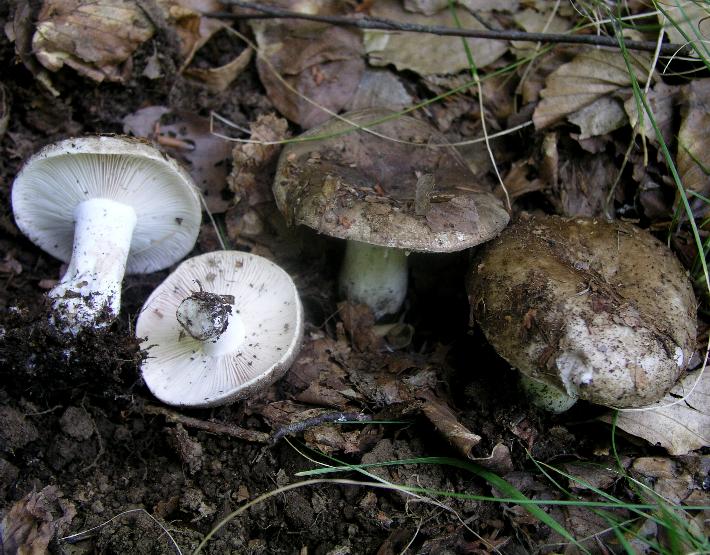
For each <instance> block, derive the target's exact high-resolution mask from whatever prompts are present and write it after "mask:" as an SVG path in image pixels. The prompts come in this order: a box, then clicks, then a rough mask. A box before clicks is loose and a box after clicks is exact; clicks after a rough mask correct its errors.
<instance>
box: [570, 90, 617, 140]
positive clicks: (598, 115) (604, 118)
mask: <svg viewBox="0 0 710 555" xmlns="http://www.w3.org/2000/svg"><path fill="white" fill-rule="evenodd" d="M567 119H568V120H569V121H571V122H572V123H574V124H575V125H578V126H579V129H580V131H581V133H580V134H579V138H580V139H588V138H590V137H596V136H598V135H606V134H607V133H611V132H612V131H614V130H616V129H619V128H620V127H623V126H624V125H625V124H626V122H627V119H626V113H625V112H624V106H623V104H622V103H621V102H619V101H618V100H617V99H616V98H611V97H609V96H602V97H601V98H598V99H597V100H595V101H594V102H592V103H591V104H590V105H589V106H585V107H584V108H581V109H579V110H577V111H576V112H574V113H573V114H570V115H569V116H567Z"/></svg>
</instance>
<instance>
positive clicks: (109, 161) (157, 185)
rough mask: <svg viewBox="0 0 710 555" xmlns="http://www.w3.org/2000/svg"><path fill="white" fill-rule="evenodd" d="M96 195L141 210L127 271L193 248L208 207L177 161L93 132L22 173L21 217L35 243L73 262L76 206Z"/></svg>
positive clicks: (157, 264) (15, 202)
mask: <svg viewBox="0 0 710 555" xmlns="http://www.w3.org/2000/svg"><path fill="white" fill-rule="evenodd" d="M93 198H106V199H111V200H114V201H117V202H120V203H123V204H126V205H129V206H131V207H132V208H133V209H134V210H135V212H136V216H137V223H136V226H135V229H134V231H133V237H132V241H131V248H130V251H129V254H128V261H127V265H126V271H127V272H128V273H147V272H153V271H157V270H161V269H163V268H166V267H168V266H170V265H171V264H174V263H175V262H177V261H178V260H180V259H181V258H183V257H184V256H185V255H186V254H187V253H189V252H190V250H192V247H193V246H194V244H195V240H196V239H197V233H198V232H199V229H200V221H201V218H202V213H201V209H200V199H199V196H198V192H197V189H196V187H195V186H194V184H193V182H192V179H191V178H190V176H189V175H188V173H187V172H186V171H185V170H184V169H182V167H181V166H179V165H178V163H177V162H176V161H175V160H173V159H172V158H169V157H168V156H166V155H164V154H163V153H161V152H160V151H158V150H156V149H155V148H153V147H152V146H150V145H149V144H147V143H145V142H142V141H139V140H137V139H133V138H129V137H118V136H117V137H112V136H91V137H79V138H74V139H67V140H64V141H60V142H58V143H54V144H51V145H49V146H47V147H45V148H43V149H42V150H41V151H39V152H38V153H37V154H35V155H34V156H32V157H31V158H30V159H29V160H28V161H27V162H26V163H25V165H24V167H23V168H22V170H21V171H20V173H19V174H18V175H17V177H16V178H15V182H14V184H13V187H12V209H13V212H14V214H15V221H16V222H17V225H18V227H19V228H20V229H21V230H22V232H23V233H24V234H25V235H27V237H29V238H30V240H32V242H33V243H35V244H36V245H38V246H39V247H41V248H42V249H43V250H45V251H47V252H48V253H49V254H51V255H52V256H54V257H56V258H58V259H60V260H62V261H64V262H69V260H70V259H71V256H72V243H73V238H74V222H75V219H74V209H75V208H76V206H77V205H78V204H80V203H81V202H83V201H85V200H89V199H93Z"/></svg>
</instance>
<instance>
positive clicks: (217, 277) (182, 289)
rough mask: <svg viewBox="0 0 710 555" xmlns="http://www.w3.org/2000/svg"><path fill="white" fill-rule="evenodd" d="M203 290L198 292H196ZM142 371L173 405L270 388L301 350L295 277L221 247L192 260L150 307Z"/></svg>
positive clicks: (139, 331)
mask: <svg viewBox="0 0 710 555" xmlns="http://www.w3.org/2000/svg"><path fill="white" fill-rule="evenodd" d="M195 289H197V291H195ZM136 335H137V336H138V337H140V338H144V340H143V345H144V346H145V348H147V349H148V355H149V356H148V358H147V359H146V360H145V361H144V362H143V366H142V373H143V379H144V380H145V383H146V384H147V385H148V388H149V389H150V390H151V392H152V393H153V394H154V395H155V396H156V397H157V398H158V399H160V400H161V401H163V402H164V403H167V404H169V405H178V406H189V407H213V406H217V405H223V404H226V403H229V402H232V401H235V400H238V399H243V398H245V397H248V396H249V395H252V394H253V393H255V392H257V391H258V390H260V389H262V388H264V387H267V386H268V385H269V384H271V383H273V382H274V381H276V380H277V379H278V378H280V377H281V376H282V375H283V374H284V373H285V372H286V371H287V370H288V368H289V367H290V366H291V363H292V362H293V361H294V359H295V358H296V356H297V355H298V352H299V350H300V348H301V340H302V338H303V308H302V306H301V301H300V299H299V296H298V291H297V290H296V286H295V284H294V283H293V280H292V279H291V277H290V276H289V275H288V274H287V273H286V272H285V271H284V270H282V269H281V268H280V267H278V266H277V265H276V264H274V263H273V262H271V261H269V260H267V259H266V258H263V257H260V256H257V255H254V254H249V253H244V252H237V251H216V252H211V253H207V254H202V255H199V256H196V257H194V258H190V259H188V260H185V261H184V262H183V263H182V264H180V266H178V267H177V269H176V270H175V271H174V272H173V273H172V274H170V275H169V276H168V277H167V278H166V280H165V281H164V282H163V283H162V284H160V286H158V288H157V289H156V290H155V291H153V293H152V294H151V295H150V297H148V300H147V301H146V302H145V304H144V305H143V309H142V310H141V313H140V316H139V317H138V322H137V324H136Z"/></svg>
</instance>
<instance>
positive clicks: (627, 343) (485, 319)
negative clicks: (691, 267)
mask: <svg viewBox="0 0 710 555" xmlns="http://www.w3.org/2000/svg"><path fill="white" fill-rule="evenodd" d="M468 292H469V300H470V302H471V307H472V310H473V314H474V316H475V318H476V320H477V321H478V323H479V325H480V326H481V328H482V330H483V332H484V334H485V335H486V337H487V339H488V341H490V343H491V344H492V345H493V347H494V348H495V349H496V351H498V353H499V354H500V355H501V356H502V357H503V358H505V359H506V360H507V361H508V362H510V364H512V365H513V366H514V367H516V368H517V369H518V370H520V372H522V373H523V374H524V375H525V376H527V377H528V378H530V379H531V380H532V381H533V384H535V383H540V384H542V386H541V387H542V390H544V393H545V395H547V396H548V401H547V403H548V404H549V403H552V407H556V408H555V410H563V409H564V408H565V407H564V406H563V405H564V403H565V396H567V397H569V398H571V399H568V400H567V404H568V405H569V402H573V400H574V399H575V398H580V399H584V400H587V401H590V402H592V403H595V404H600V405H606V406H611V407H640V406H645V405H648V404H650V403H653V402H655V401H657V400H658V399H660V398H661V397H663V395H665V394H666V393H667V392H668V390H669V389H671V387H673V385H674V384H675V383H676V380H677V379H678V377H679V376H680V375H681V373H682V372H683V370H684V369H685V368H686V366H687V364H688V362H689V360H690V358H691V355H692V353H693V349H694V344H695V334H696V308H697V306H696V302H695V298H694V296H693V290H692V287H691V284H690V282H689V280H688V277H687V275H686V272H685V271H684V270H683V268H682V266H681V265H680V263H679V262H678V260H677V259H676V258H675V256H674V255H673V254H672V253H671V251H670V250H669V249H668V248H667V247H666V246H665V245H664V244H663V243H661V242H660V241H658V240H657V239H655V238H654V237H653V236H652V235H651V234H650V233H648V232H646V231H643V230H641V229H639V228H637V227H635V226H633V225H631V224H629V223H625V222H605V221H601V220H597V219H589V218H574V219H564V218H560V217H553V216H547V217H534V218H533V217H528V218H523V219H520V220H519V221H517V222H516V223H515V224H513V225H511V226H510V227H508V229H506V230H505V231H504V232H503V233H502V234H501V235H500V237H498V238H497V239H496V240H495V241H493V242H491V243H490V244H489V245H487V246H486V247H485V248H484V249H483V250H482V252H481V253H480V254H479V256H478V257H477V261H476V263H475V264H474V266H473V270H472V272H471V275H470V279H469V282H468ZM526 381H527V380H526ZM525 387H526V388H527V389H528V391H533V394H535V393H534V390H535V389H536V388H535V386H534V385H533V386H530V384H527V385H525ZM555 393H556V395H557V400H555V399H554V397H555ZM550 396H551V397H550ZM540 403H544V401H543V400H540Z"/></svg>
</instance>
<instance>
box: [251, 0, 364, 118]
mask: <svg viewBox="0 0 710 555" xmlns="http://www.w3.org/2000/svg"><path fill="white" fill-rule="evenodd" d="M313 4H314V5H313V6H312V8H313V9H316V10H318V13H325V10H331V9H332V8H334V7H335V8H337V3H334V4H332V5H328V4H327V3H326V4H323V5H324V6H325V7H324V8H322V9H319V8H321V4H319V3H317V2H314V3H313ZM293 7H295V8H298V7H300V6H293ZM251 26H252V29H253V30H254V36H255V38H256V42H257V44H258V46H259V49H260V51H261V55H260V56H259V58H258V59H257V64H256V67H257V70H258V71H259V77H260V78H261V82H262V83H263V85H264V87H265V88H266V92H267V94H268V96H269V99H270V100H271V101H272V102H273V103H274V106H276V108H277V109H278V110H279V112H281V113H282V114H283V115H284V116H286V117H287V118H288V119H290V120H291V121H294V122H296V123H297V124H298V125H300V126H301V127H303V128H306V129H308V128H311V127H313V126H315V125H318V124H319V123H323V122H324V121H325V120H327V119H328V118H329V117H330V115H329V114H328V113H327V112H325V111H324V110H323V109H322V108H320V107H319V106H322V107H324V108H327V109H329V110H331V111H334V112H338V111H340V110H341V109H342V108H344V107H345V106H346V105H347V103H348V102H349V101H350V99H351V97H352V96H353V94H354V93H355V90H356V89H357V86H358V83H359V82H360V77H361V75H362V73H363V71H364V69H365V62H364V61H363V46H362V37H361V34H360V32H359V31H357V30H353V29H347V28H345V27H337V26H332V25H324V24H321V23H313V22H308V21H297V20H282V21H269V20H261V21H260V20H254V21H252V22H251ZM275 72H276V73H278V74H279V75H281V76H282V77H283V79H284V81H285V83H284V82H283V81H281V80H280V79H279V78H278V77H277V76H276V74H275ZM291 88H293V89H295V90H296V91H298V93H300V95H303V96H299V94H296V93H295V92H294V91H293V90H291ZM303 97H306V98H308V99H310V100H311V101H313V103H315V104H313V103H311V102H309V101H308V100H306V99H305V98H303ZM316 104H317V105H316Z"/></svg>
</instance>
